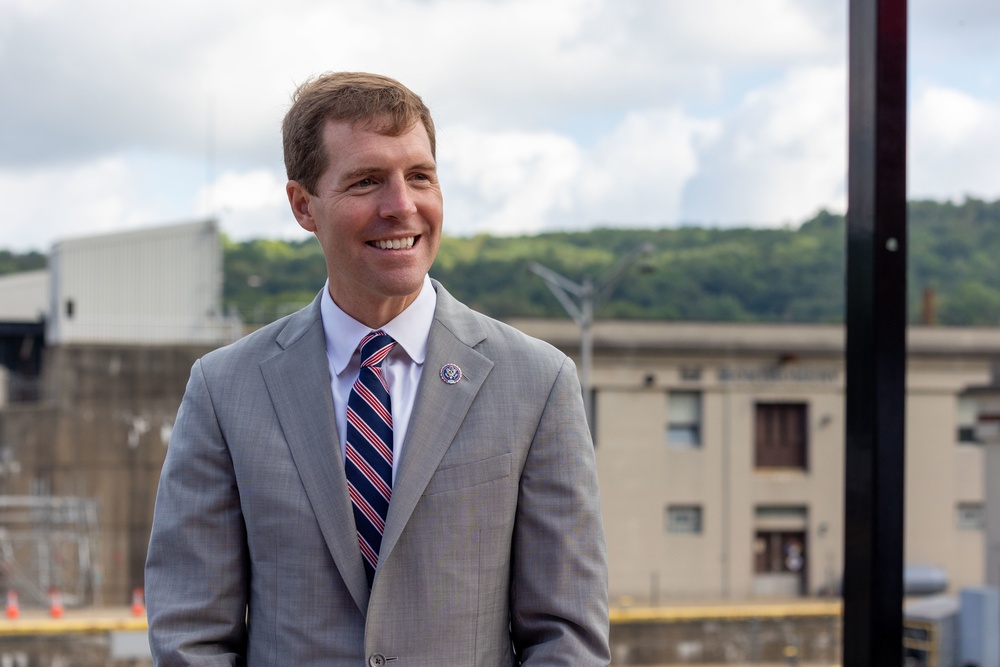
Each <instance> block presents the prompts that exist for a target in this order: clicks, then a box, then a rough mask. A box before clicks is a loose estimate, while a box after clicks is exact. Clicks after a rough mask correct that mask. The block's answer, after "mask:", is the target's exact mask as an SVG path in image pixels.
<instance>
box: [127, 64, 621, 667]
mask: <svg viewBox="0 0 1000 667" xmlns="http://www.w3.org/2000/svg"><path fill="white" fill-rule="evenodd" d="M283 139H284V147H285V166H286V169H287V171H288V178H289V181H288V185H287V193H288V199H289V203H290V205H291V208H292V213H293V214H294V215H295V218H296V220H298V222H299V224H300V225H301V226H302V227H303V228H305V229H306V230H308V231H310V232H313V233H315V235H316V237H317V239H318V240H319V243H320V245H321V246H322V248H323V252H324V255H325V257H326V264H327V272H328V281H327V284H326V287H325V288H324V289H323V290H322V291H321V292H320V293H319V295H318V296H317V297H316V299H315V300H314V301H313V303H312V304H311V305H309V306H308V307H306V308H304V309H303V310H301V311H299V312H297V313H295V314H293V315H291V316H289V317H286V318H284V319H282V320H279V321H277V322H274V323H273V324H271V325H269V326H266V327H264V328H262V329H260V330H259V331H257V332H255V333H253V334H251V335H249V336H247V337H245V338H243V339H242V340H240V341H238V342H237V343H235V344H233V345H231V346H228V347H226V348H223V349H220V350H216V351H215V352H212V353H210V354H208V355H206V356H205V357H204V358H203V359H201V360H199V361H198V362H197V363H196V364H195V365H194V367H193V369H192V371H191V379H190V382H189V383H188V387H187V391H186V393H185V396H184V400H183V403H182V404H181V408H180V411H179V412H178V415H177V421H176V424H175V426H174V430H173V435H172V437H171V440H170V446H169V449H168V452H167V458H166V462H165V464H164V467H163V471H162V474H161V478H160V486H159V490H158V495H157V501H156V511H155V517H154V521H153V531H152V536H151V538H150V544H149V555H148V559H147V564H146V593H147V599H148V613H149V626H150V642H151V646H152V649H153V654H154V657H155V660H156V664H157V665H159V666H161V667H167V666H174V665H250V666H251V667H264V666H272V665H273V666H280V667H290V666H292V667H307V666H310V665H324V666H340V665H351V666H352V667H358V666H360V665H369V666H370V667H382V666H384V665H388V666H389V667H416V666H423V667H432V666H433V667H442V666H448V667H452V666H463V665H476V666H484V667H486V666H488V667H500V666H504V667H509V666H511V665H517V664H521V665H539V666H540V665H546V666H551V665H565V666H567V667H589V666H591V665H607V664H608V663H609V662H610V656H609V648H608V603H607V562H606V552H605V545H604V533H603V529H602V526H601V518H600V505H599V500H598V487H597V478H596V473H595V466H594V452H593V446H592V443H591V440H590V435H589V430H588V427H587V424H586V422H585V418H584V411H583V403H582V400H581V396H580V385H579V383H578V381H577V377H576V371H575V368H574V366H573V363H572V361H570V360H569V359H568V358H567V357H565V356H564V355H563V354H561V353H560V352H558V351H557V350H555V349H554V348H552V347H551V346H549V345H547V344H545V343H542V342H540V341H537V340H534V339H531V338H528V337H526V336H524V335H523V334H521V333H519V332H517V331H515V330H513V329H511V328H510V327H507V326H505V325H503V324H501V323H499V322H496V321H494V320H491V319H489V318H487V317H484V316H482V315H480V314H478V313H475V312H473V311H471V310H469V309H468V308H466V307H465V306H464V305H462V304H461V303H459V302H458V301H456V300H455V299H454V298H452V297H451V296H450V295H449V294H448V292H447V291H445V289H444V288H443V287H442V286H441V285H440V284H438V283H437V282H435V281H432V280H430V279H429V278H428V276H427V272H428V270H429V269H430V267H431V264H432V263H433V261H434V257H435V254H436V252H437V249H438V245H439V243H440V240H441V226H442V219H443V213H442V210H443V209H442V197H441V189H440V187H439V185H438V177H437V171H436V162H435V139H434V124H433V122H432V120H431V117H430V113H429V111H428V110H427V107H426V106H425V105H424V104H423V102H422V101H421V100H420V98H419V97H417V96H416V95H415V94H413V93H412V92H411V91H410V90H408V89H407V88H405V87H404V86H402V85H401V84H399V83H398V82H396V81H394V80H392V79H388V78H386V77H381V76H377V75H370V74H360V73H334V74H327V75H323V76H321V77H318V78H316V79H313V80H311V81H309V82H307V83H305V84H303V85H302V86H301V87H300V88H299V90H298V91H297V92H296V94H295V97H294V101H293V104H292V106H291V108H290V110H289V111H288V114H287V115H286V117H285V121H284V124H283ZM376 348H377V349H376ZM359 350H360V351H359ZM373 452H374V455H376V458H375V459H373V458H371V457H372V456H373ZM378 457H381V458H378ZM373 494H374V495H373Z"/></svg>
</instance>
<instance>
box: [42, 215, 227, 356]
mask: <svg viewBox="0 0 1000 667" xmlns="http://www.w3.org/2000/svg"><path fill="white" fill-rule="evenodd" d="M49 272H50V280H51V291H50V301H49V308H48V313H49V319H48V326H47V327H46V342H47V343H48V344H49V345H60V344H73V343H115V344H127V345H142V344H156V345H165V344H187V343H190V344H204V343H209V344H211V343H223V342H229V341H230V340H233V339H234V338H235V337H237V336H238V333H237V332H236V329H234V326H233V325H234V322H233V321H232V320H231V319H230V318H226V317H225V316H224V314H223V313H222V240H221V237H220V235H219V231H218V229H217V227H216V224H215V222H214V221H213V220H206V221H202V222H195V223H188V224H180V225H172V226H167V227H156V228H152V229H141V230H137V231H129V232H120V233H115V234H107V235H102V236H89V237H84V238H78V239H70V240H65V241H61V242H58V243H56V244H55V245H54V246H53V247H52V251H51V253H50V255H49Z"/></svg>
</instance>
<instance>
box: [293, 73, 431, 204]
mask: <svg viewBox="0 0 1000 667" xmlns="http://www.w3.org/2000/svg"><path fill="white" fill-rule="evenodd" d="M328 120H333V121H346V122H348V123H352V124H361V125H362V126H368V129H372V130H374V131H376V132H378V133H380V134H385V135H388V136H391V137H397V136H399V135H401V134H404V133H406V132H408V131H409V130H410V128H412V127H413V126H414V125H415V124H416V123H417V122H421V123H423V124H424V129H426V130H427V138H428V139H430V142H431V155H432V156H434V155H436V152H435V148H436V147H435V139H434V121H433V120H432V119H431V112H430V110H429V109H428V108H427V106H426V105H425V104H424V102H423V100H421V99H420V97H419V96H418V95H416V94H415V93H414V92H413V91H411V90H410V89H409V88H407V87H406V86H404V85H403V84H401V83H400V82H398V81H396V80H395V79H390V78H389V77H387V76H382V75H380V74H368V73H367V72H328V73H326V74H321V75H319V76H317V77H314V78H312V79H309V80H308V81H306V82H305V83H303V84H302V85H301V86H299V87H298V89H297V90H296V91H295V94H294V95H292V106H291V108H289V110H288V113H287V114H285V120H284V122H282V124H281V139H282V144H283V145H284V149H285V173H286V174H287V175H288V179H289V180H292V181H298V182H299V184H301V185H302V187H304V188H305V189H306V190H308V191H309V192H310V193H312V194H315V193H316V184H317V182H318V181H319V178H320V176H322V175H323V171H324V170H325V169H326V168H327V166H328V165H327V155H326V149H325V147H324V145H323V128H324V126H325V125H326V121H328ZM373 123H375V125H374V126H373V125H372V124H373Z"/></svg>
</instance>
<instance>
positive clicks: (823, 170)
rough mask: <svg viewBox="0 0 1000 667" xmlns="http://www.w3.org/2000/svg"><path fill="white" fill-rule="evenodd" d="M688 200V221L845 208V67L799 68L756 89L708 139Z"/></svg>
mask: <svg viewBox="0 0 1000 667" xmlns="http://www.w3.org/2000/svg"><path fill="white" fill-rule="evenodd" d="M701 164H702V169H701V170H700V171H699V173H698V175H697V177H696V178H695V179H694V180H693V181H692V183H691V185H690V186H689V188H688V190H687V192H686V193H685V201H684V206H683V215H684V218H685V219H686V220H689V221H695V222H706V223H719V224H727V225H731V224H758V225H776V224H787V223H797V222H801V221H802V220H804V219H806V218H808V217H809V216H811V215H812V214H814V213H815V212H816V211H817V210H818V209H819V208H821V207H826V208H830V209H834V210H843V209H844V207H845V203H846V200H845V177H846V164H847V95H846V74H845V71H844V69H843V68H810V69H794V70H792V71H791V72H790V73H789V74H788V75H787V76H786V77H785V78H784V79H782V80H781V81H779V82H778V83H776V84H772V85H770V86H766V87H763V88H760V89H757V90H755V91H753V92H752V93H751V94H749V95H748V96H747V97H746V99H745V100H744V102H743V104H742V105H741V106H740V108H739V109H738V110H737V111H736V112H735V113H733V114H732V115H731V116H730V117H727V118H726V119H725V129H724V130H723V131H722V132H721V133H720V134H719V135H718V138H717V140H716V141H714V142H712V143H711V144H709V145H707V146H706V148H705V151H704V154H703V156H702V160H701Z"/></svg>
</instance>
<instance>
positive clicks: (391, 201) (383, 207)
mask: <svg viewBox="0 0 1000 667" xmlns="http://www.w3.org/2000/svg"><path fill="white" fill-rule="evenodd" d="M413 195H414V193H413V192H412V191H411V189H410V186H409V183H407V182H406V180H405V179H399V180H396V179H392V180H390V181H389V182H387V183H386V185H385V187H384V188H383V190H382V200H381V202H380V211H379V214H380V215H381V216H382V217H383V218H385V219H389V220H405V219H407V218H409V217H410V216H412V215H413V214H414V213H416V212H417V203H416V201H415V199H414V196H413Z"/></svg>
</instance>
